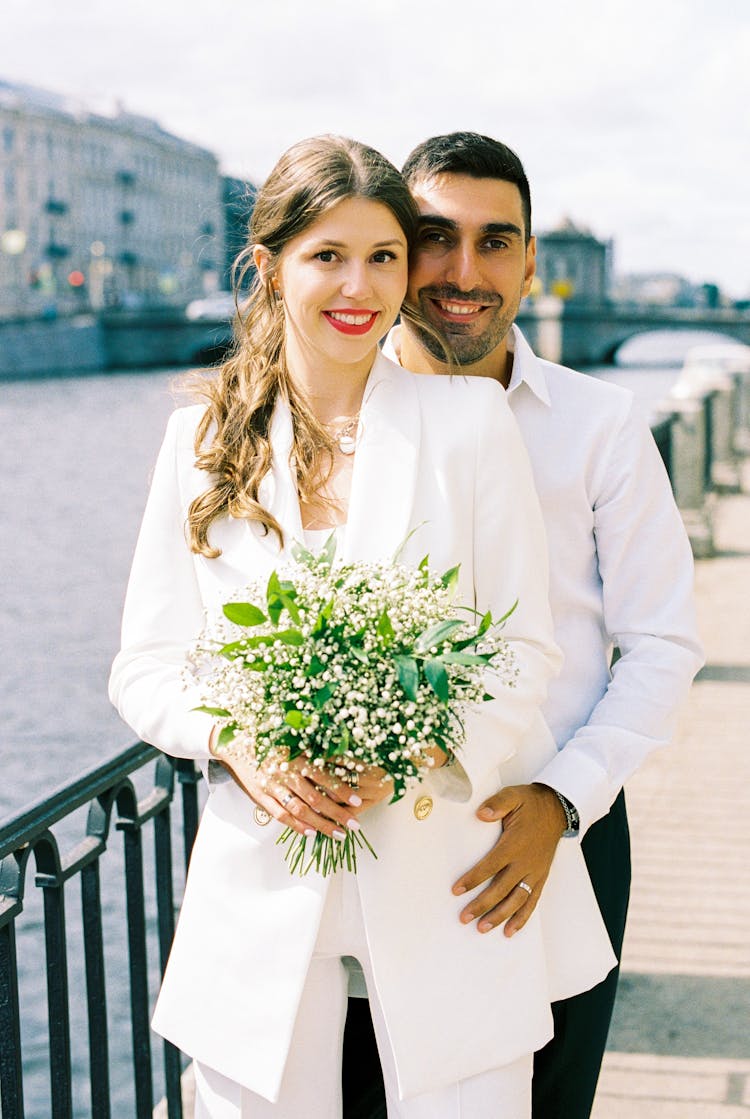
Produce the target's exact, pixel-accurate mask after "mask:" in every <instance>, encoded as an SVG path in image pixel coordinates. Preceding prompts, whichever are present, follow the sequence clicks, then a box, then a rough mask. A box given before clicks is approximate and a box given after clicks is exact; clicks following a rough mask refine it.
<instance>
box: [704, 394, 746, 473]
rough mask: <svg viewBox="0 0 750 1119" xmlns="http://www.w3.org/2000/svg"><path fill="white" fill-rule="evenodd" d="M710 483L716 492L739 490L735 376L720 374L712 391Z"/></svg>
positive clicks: (710, 404) (710, 409) (710, 412)
mask: <svg viewBox="0 0 750 1119" xmlns="http://www.w3.org/2000/svg"><path fill="white" fill-rule="evenodd" d="M709 396H710V403H709V416H710V421H709V425H708V426H709V432H708V437H709V440H710V447H709V452H710V461H711V485H712V486H713V488H714V489H715V490H716V491H717V493H738V492H739V491H740V489H741V486H740V462H739V455H738V453H737V450H736V446H735V423H736V408H737V405H736V391H735V381H734V378H733V377H730V376H728V375H727V374H722V375H721V376H718V377H717V378H716V380H715V381H714V387H713V389H712V391H711V392H710V394H709Z"/></svg>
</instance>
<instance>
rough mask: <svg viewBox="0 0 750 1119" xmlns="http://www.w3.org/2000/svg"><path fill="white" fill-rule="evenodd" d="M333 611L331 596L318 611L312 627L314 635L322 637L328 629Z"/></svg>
mask: <svg viewBox="0 0 750 1119" xmlns="http://www.w3.org/2000/svg"><path fill="white" fill-rule="evenodd" d="M332 613H333V599H332V598H329V599H328V601H327V602H326V603H324V605H323V606H321V608H320V610H319V611H318V616H317V618H316V619H315V625H314V626H313V628H312V636H313V637H320V636H321V634H323V633H325V632H326V630H327V629H328V623H329V622H330V620H331V614H332Z"/></svg>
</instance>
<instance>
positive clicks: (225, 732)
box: [217, 723, 240, 747]
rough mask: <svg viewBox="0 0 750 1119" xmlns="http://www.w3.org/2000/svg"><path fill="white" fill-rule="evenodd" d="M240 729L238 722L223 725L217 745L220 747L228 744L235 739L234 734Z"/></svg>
mask: <svg viewBox="0 0 750 1119" xmlns="http://www.w3.org/2000/svg"><path fill="white" fill-rule="evenodd" d="M239 729H240V728H239V727H238V726H237V724H236V723H227V725H226V726H225V727H222V728H221V730H220V731H219V737H218V739H217V745H218V746H219V747H222V746H228V745H229V743H230V742H232V741H233V740H234V736H235V735H236V733H237V731H238V730H239Z"/></svg>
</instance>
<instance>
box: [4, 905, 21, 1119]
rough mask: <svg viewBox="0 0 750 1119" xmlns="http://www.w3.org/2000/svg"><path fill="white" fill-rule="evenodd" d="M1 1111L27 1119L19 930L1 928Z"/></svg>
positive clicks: (11, 925) (11, 926)
mask: <svg viewBox="0 0 750 1119" xmlns="http://www.w3.org/2000/svg"><path fill="white" fill-rule="evenodd" d="M0 1041H2V1044H0V1108H1V1109H2V1116H3V1119H24V1110H23V1079H22V1076H21V1028H20V1013H19V1006H18V966H17V963H16V929H15V925H14V923H13V921H12V920H11V921H9V922H8V924H7V925H3V926H2V927H0Z"/></svg>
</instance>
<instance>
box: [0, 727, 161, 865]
mask: <svg viewBox="0 0 750 1119" xmlns="http://www.w3.org/2000/svg"><path fill="white" fill-rule="evenodd" d="M157 756H159V751H158V750H157V749H155V748H154V747H153V746H148V745H147V744H146V743H145V742H136V743H135V744H134V745H133V746H130V747H128V749H126V750H123V751H122V752H121V753H119V754H115V755H114V757H111V758H108V759H107V761H105V762H103V763H102V764H101V765H98V766H95V767H94V768H93V769H90V770H87V771H86V772H85V773H83V774H81V776H80V777H78V778H76V780H75V781H72V782H69V783H68V784H65V785H61V786H60V787H59V788H58V789H56V790H55V791H54V792H53V793H51V794H50V795H49V796H46V797H43V798H42V799H40V800H38V801H34V803H33V804H30V805H27V806H26V807H25V808H22V809H21V811H20V812H18V813H17V814H16V815H15V816H12V817H11V818H10V819H9V820H6V821H5V822H4V823H2V824H0V860H2V859H4V858H5V856H6V855H9V854H11V853H12V852H13V851H17V850H18V848H19V847H22V846H23V845H24V844H26V843H33V842H34V840H35V839H37V838H38V837H39V836H40V835H42V834H43V833H44V832H45V831H47V829H48V828H50V827H52V826H53V825H54V824H56V823H58V822H59V821H60V820H62V819H63V818H64V817H65V816H68V815H69V814H70V813H71V812H74V811H75V809H76V808H80V807H81V806H82V805H85V804H88V803H89V802H90V801H92V800H93V799H94V798H95V797H97V796H100V795H101V794H102V793H104V792H106V791H107V790H108V789H111V788H112V786H113V785H115V784H116V783H117V782H118V781H119V780H120V779H123V780H124V779H125V778H127V777H128V775H129V774H131V773H132V772H133V770H135V769H140V767H141V766H143V765H145V764H146V762H149V761H151V760H152V759H153V758H155V757H157Z"/></svg>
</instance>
